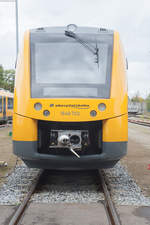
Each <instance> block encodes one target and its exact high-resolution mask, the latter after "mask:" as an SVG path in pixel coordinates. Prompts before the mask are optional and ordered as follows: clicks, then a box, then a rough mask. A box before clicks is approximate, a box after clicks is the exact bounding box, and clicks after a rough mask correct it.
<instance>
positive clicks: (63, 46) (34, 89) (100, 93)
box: [31, 33, 113, 98]
mask: <svg viewBox="0 0 150 225" xmlns="http://www.w3.org/2000/svg"><path fill="white" fill-rule="evenodd" d="M79 36H80V38H82V40H84V41H85V42H86V43H88V44H89V45H90V46H91V47H92V48H93V49H94V48H96V47H97V48H98V54H97V55H96V54H92V52H91V51H88V49H87V48H86V47H84V46H83V45H81V44H80V43H79V42H77V41H76V40H74V39H72V38H69V37H66V36H65V35H62V34H60V35H58V34H57V35H56V36H55V35H54V34H44V35H42V36H41V34H37V33H36V36H35V34H31V97H32V98H51V97H79V98H80V97H81V98H82V97H84V98H89V97H90V98H109V96H110V81H111V68H112V49H113V35H106V34H105V35H103V36H101V35H98V34H97V35H91V34H90V35H88V34H80V35H79Z"/></svg>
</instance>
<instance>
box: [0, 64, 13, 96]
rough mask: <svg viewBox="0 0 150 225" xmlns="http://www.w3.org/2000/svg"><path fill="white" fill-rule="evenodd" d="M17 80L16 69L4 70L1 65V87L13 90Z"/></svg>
mask: <svg viewBox="0 0 150 225" xmlns="http://www.w3.org/2000/svg"><path fill="white" fill-rule="evenodd" d="M14 80H15V70H12V69H11V70H4V68H3V66H2V65H0V88H4V89H6V90H9V91H11V92H13V90H14Z"/></svg>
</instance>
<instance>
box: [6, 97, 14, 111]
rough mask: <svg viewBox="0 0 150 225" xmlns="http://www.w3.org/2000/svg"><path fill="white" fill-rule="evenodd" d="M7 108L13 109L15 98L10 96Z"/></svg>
mask: <svg viewBox="0 0 150 225" xmlns="http://www.w3.org/2000/svg"><path fill="white" fill-rule="evenodd" d="M7 108H8V109H13V98H8V105H7Z"/></svg>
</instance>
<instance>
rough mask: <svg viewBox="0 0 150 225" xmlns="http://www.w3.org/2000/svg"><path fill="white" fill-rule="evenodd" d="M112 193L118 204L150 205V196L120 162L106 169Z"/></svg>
mask: <svg viewBox="0 0 150 225" xmlns="http://www.w3.org/2000/svg"><path fill="white" fill-rule="evenodd" d="M105 174H106V175H107V179H108V183H109V185H110V188H111V194H112V198H113V200H114V202H115V203H116V204H118V205H134V206H150V197H145V196H144V195H143V193H142V190H141V189H140V187H139V186H138V185H137V184H136V182H135V181H134V179H133V178H132V177H131V176H130V175H129V173H128V171H127V170H126V168H125V167H124V166H123V165H121V163H120V162H118V163H117V164H116V165H115V167H114V168H112V169H107V170H105Z"/></svg>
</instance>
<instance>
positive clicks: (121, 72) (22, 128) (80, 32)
mask: <svg viewBox="0 0 150 225" xmlns="http://www.w3.org/2000/svg"><path fill="white" fill-rule="evenodd" d="M127 99H128V97H127V80H126V60H125V58H124V53H123V49H122V45H121V42H120V39H119V34H118V33H117V32H114V31H109V30H105V29H99V28H86V27H76V26H75V25H73V26H72V25H70V26H67V27H54V28H52V27H51V28H39V29H35V30H30V31H28V32H26V33H25V36H24V46H23V49H22V51H21V52H20V56H19V58H18V63H17V71H16V80H15V94H14V115H13V150H14V154H16V155H17V156H19V157H20V158H21V159H22V160H23V161H24V162H25V163H26V164H27V165H28V166H29V167H36V168H47V169H96V168H109V167H113V166H114V165H115V164H116V162H117V161H118V160H120V158H122V157H123V156H124V155H125V154H126V151H127V140H128V131H127V130H128V127H127V126H128V125H127V124H128V116H127Z"/></svg>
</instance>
